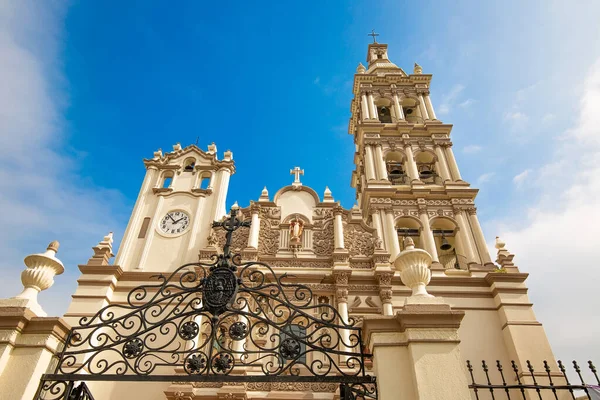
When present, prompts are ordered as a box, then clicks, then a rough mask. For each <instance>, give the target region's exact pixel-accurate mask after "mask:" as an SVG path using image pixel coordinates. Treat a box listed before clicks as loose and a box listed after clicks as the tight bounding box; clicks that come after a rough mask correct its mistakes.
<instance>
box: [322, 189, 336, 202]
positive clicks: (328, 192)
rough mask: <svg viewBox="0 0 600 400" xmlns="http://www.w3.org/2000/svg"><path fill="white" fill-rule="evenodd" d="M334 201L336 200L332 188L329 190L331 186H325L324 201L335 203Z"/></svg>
mask: <svg viewBox="0 0 600 400" xmlns="http://www.w3.org/2000/svg"><path fill="white" fill-rule="evenodd" d="M334 201H335V200H334V199H333V195H332V194H331V190H329V186H325V192H324V193H323V203H333V202H334Z"/></svg>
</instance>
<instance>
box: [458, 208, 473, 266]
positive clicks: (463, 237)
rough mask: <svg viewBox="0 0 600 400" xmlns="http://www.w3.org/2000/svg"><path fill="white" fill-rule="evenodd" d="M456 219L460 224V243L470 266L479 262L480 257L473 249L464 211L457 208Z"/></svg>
mask: <svg viewBox="0 0 600 400" xmlns="http://www.w3.org/2000/svg"><path fill="white" fill-rule="evenodd" d="M454 218H455V219H456V222H457V223H458V234H459V235H460V241H461V243H462V245H463V247H464V249H462V250H463V251H464V252H465V254H464V256H465V257H466V258H467V262H468V263H469V264H471V263H476V262H478V257H477V255H476V254H475V248H474V247H473V246H474V244H473V240H472V238H471V233H470V229H469V225H468V224H467V220H466V219H465V214H464V212H463V210H462V209H460V208H455V209H454Z"/></svg>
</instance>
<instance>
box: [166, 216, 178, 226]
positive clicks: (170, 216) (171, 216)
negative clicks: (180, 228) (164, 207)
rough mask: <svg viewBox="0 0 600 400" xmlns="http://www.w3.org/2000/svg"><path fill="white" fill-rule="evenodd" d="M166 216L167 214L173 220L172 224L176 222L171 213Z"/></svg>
mask: <svg viewBox="0 0 600 400" xmlns="http://www.w3.org/2000/svg"><path fill="white" fill-rule="evenodd" d="M167 216H168V217H169V218H171V221H173V223H174V224H175V223H176V222H175V220H174V219H173V217H172V216H171V214H167Z"/></svg>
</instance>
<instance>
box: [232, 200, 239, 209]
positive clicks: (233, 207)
mask: <svg viewBox="0 0 600 400" xmlns="http://www.w3.org/2000/svg"><path fill="white" fill-rule="evenodd" d="M239 209H240V205H239V204H238V202H237V201H236V202H234V203H233V205H232V206H231V210H232V211H237V210H239Z"/></svg>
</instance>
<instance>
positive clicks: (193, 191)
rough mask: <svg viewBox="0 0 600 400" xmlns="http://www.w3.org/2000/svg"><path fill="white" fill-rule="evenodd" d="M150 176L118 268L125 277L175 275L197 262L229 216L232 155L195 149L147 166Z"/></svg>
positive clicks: (155, 159) (160, 155) (161, 156)
mask: <svg viewBox="0 0 600 400" xmlns="http://www.w3.org/2000/svg"><path fill="white" fill-rule="evenodd" d="M144 165H145V166H146V176H145V177H144V181H143V183H142V188H141V189H140V193H139V195H138V198H137V201H136V203H135V206H134V208H133V212H132V213H131V218H130V220H129V223H128V225H127V229H126V230H125V235H124V236H123V242H122V244H121V246H120V248H119V253H118V254H117V257H116V260H115V264H117V265H119V266H121V268H122V269H123V270H124V271H152V272H159V271H160V272H164V271H172V270H174V269H175V268H176V267H178V266H180V265H181V264H183V263H187V262H194V261H197V258H198V250H199V249H200V248H201V247H205V246H206V243H205V242H206V240H207V239H206V237H207V235H203V234H201V233H202V232H208V231H209V230H210V226H211V223H212V222H213V221H216V220H220V219H221V218H222V217H223V216H224V215H225V200H226V197H227V190H228V187H229V177H230V176H231V174H233V173H234V172H235V167H234V164H233V154H232V153H231V151H226V152H225V153H224V156H223V158H222V159H218V157H217V146H216V145H215V144H214V143H213V144H211V145H209V146H208V150H207V151H203V150H201V149H200V148H198V147H197V146H195V145H191V146H188V147H186V148H182V147H181V145H180V144H179V143H178V144H176V145H174V146H173V151H172V152H170V153H166V154H163V152H162V151H161V150H158V151H156V152H155V153H154V157H153V158H151V159H146V160H144Z"/></svg>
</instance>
